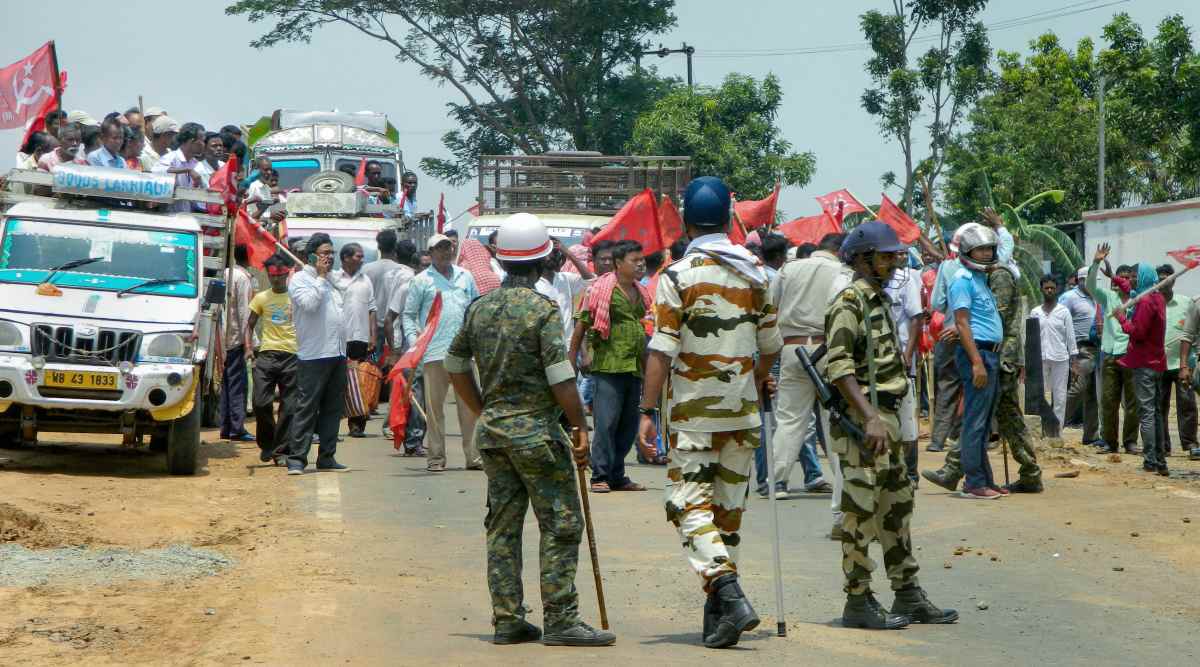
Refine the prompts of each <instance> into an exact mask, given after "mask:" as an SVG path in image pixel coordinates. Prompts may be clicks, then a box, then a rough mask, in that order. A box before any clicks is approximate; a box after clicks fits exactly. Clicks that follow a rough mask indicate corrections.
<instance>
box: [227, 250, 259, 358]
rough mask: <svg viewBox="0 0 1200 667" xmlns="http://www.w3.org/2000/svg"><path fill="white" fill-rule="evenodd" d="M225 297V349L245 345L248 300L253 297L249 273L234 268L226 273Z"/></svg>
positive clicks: (252, 286)
mask: <svg viewBox="0 0 1200 667" xmlns="http://www.w3.org/2000/svg"><path fill="white" fill-rule="evenodd" d="M226 284H227V285H228V287H227V288H226V297H225V317H226V320H227V321H226V326H225V349H227V350H229V349H233V348H235V347H242V346H244V345H245V344H246V325H247V323H248V322H249V320H250V308H249V306H250V299H251V298H252V297H253V296H254V280H253V279H252V278H251V277H250V274H249V272H247V271H246V269H243V268H242V267H240V266H234V267H231V268H230V269H229V271H228V272H227V281H226Z"/></svg>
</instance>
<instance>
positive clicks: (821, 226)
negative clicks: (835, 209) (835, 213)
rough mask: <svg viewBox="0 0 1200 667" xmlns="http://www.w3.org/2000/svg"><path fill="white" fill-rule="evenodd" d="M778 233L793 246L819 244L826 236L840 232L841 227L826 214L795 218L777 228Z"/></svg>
mask: <svg viewBox="0 0 1200 667" xmlns="http://www.w3.org/2000/svg"><path fill="white" fill-rule="evenodd" d="M779 231H780V232H782V233H783V235H784V236H786V237H787V239H788V240H789V241H791V242H792V244H793V245H802V244H805V243H813V244H816V243H820V242H821V239H823V238H825V236H826V235H828V234H837V233H840V232H841V231H842V226H841V225H839V224H838V223H837V220H834V219H833V218H832V217H830V215H829V214H828V213H821V214H820V215H812V216H809V217H807V218H796V219H795V220H792V221H791V222H785V223H784V224H782V225H780V226H779Z"/></svg>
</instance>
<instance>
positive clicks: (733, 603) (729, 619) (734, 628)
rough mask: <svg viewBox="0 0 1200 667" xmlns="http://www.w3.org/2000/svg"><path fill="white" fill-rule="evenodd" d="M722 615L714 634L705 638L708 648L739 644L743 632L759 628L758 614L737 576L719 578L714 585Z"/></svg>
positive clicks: (715, 626) (717, 620)
mask: <svg viewBox="0 0 1200 667" xmlns="http://www.w3.org/2000/svg"><path fill="white" fill-rule="evenodd" d="M712 589H713V591H714V593H715V596H714V597H716V599H717V603H718V606H719V608H720V612H721V615H720V616H718V617H717V619H716V622H715V623H714V626H713V631H712V634H709V635H705V636H704V645H705V646H707V647H708V648H726V647H729V646H733V645H734V644H736V643H738V638H739V637H741V635H742V633H743V632H746V631H748V630H753V629H754V628H757V627H758V614H755V613H754V608H753V607H751V606H750V601H749V600H747V599H746V594H745V593H743V592H742V587H741V585H739V584H738V578H737V575H736V574H726V575H722V576H720V577H718V578H717V579H716V581H713V583H712Z"/></svg>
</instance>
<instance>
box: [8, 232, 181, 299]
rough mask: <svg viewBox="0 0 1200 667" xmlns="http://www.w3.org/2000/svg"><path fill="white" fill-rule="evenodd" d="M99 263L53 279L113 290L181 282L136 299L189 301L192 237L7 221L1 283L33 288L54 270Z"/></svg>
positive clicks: (66, 271) (145, 291) (150, 288)
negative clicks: (149, 282) (80, 261)
mask: <svg viewBox="0 0 1200 667" xmlns="http://www.w3.org/2000/svg"><path fill="white" fill-rule="evenodd" d="M82 257H93V258H100V260H99V261H97V262H91V263H89V264H85V265H83V266H78V267H76V268H74V269H63V270H61V271H59V272H58V275H56V276H55V277H54V284H55V285H58V286H59V287H76V288H81V289H97V290H112V291H118V290H122V289H127V288H129V287H133V286H135V285H138V284H140V283H144V282H146V281H147V280H155V279H163V280H166V279H181V280H183V281H184V282H178V283H169V284H161V285H154V286H147V287H145V288H143V289H140V290H138V293H139V294H158V295H161V296H178V297H186V298H192V297H195V296H196V294H197V287H196V267H197V260H196V234H195V233H193V232H176V231H154V230H147V229H134V228H130V227H117V226H115V225H111V224H86V223H74V222H50V221H46V220H20V219H10V220H8V221H7V222H6V223H5V225H4V238H3V240H2V241H0V282H5V283H23V284H29V285H36V284H39V283H41V282H42V281H44V280H45V279H46V277H47V276H49V275H50V271H51V270H52V269H53V268H54V267H56V266H61V265H63V264H66V263H68V262H70V261H71V260H75V259H79V258H82Z"/></svg>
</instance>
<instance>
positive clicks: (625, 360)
mask: <svg viewBox="0 0 1200 667" xmlns="http://www.w3.org/2000/svg"><path fill="white" fill-rule="evenodd" d="M612 257H613V271H612V273H610V274H608V275H605V276H602V277H600V278H598V279H597V280H596V282H595V283H593V284H592V287H591V289H589V290H588V293H587V295H586V296H584V304H583V307H582V308H581V309H580V311H579V313H578V314H576V315H575V319H576V320H577V321H578V322H579V325H578V326H576V327H575V332H574V333H573V334H572V336H571V349H570V351H569V352H568V354H567V358H568V359H572V360H574V359H577V358H578V357H577V354H578V352H579V346H580V344H582V342H583V337H584V336H585V335H586V336H588V343H589V344H590V345H591V348H592V358H591V367H590V372H591V376H592V383H593V387H594V388H593V395H592V419H593V420H594V424H595V429H596V430H595V432H596V436H595V443H594V444H593V446H592V487H591V488H592V492H593V493H608V492H609V491H645V490H646V487H644V486H642V485H641V484H638V483H637V482H634V481H633V480H631V479H629V478H628V477H626V476H625V457H626V456H628V455H629V450H630V449H632V448H633V444H634V440H635V439H636V438H637V428H638V420H639V414H638V401H640V400H641V396H642V356H643V352H644V350H645V347H646V330H645V328H644V327H643V326H642V318H643V317H645V316H646V310H647V309H648V308H649V305H650V303H651V300H652V299H651V297H650V295H649V293H648V292H647V291H646V288H645V287H644V286H642V285H640V284H638V272H639V269H640V270H642V271H644V270H645V265H646V260H645V259H644V258H643V257H642V246H641V244H640V243H638V242H636V241H618V242H617V244H616V245H614V246H613V248H612ZM606 306H607V312H604V311H605V307H606Z"/></svg>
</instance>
